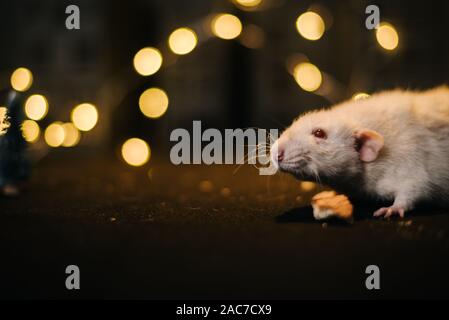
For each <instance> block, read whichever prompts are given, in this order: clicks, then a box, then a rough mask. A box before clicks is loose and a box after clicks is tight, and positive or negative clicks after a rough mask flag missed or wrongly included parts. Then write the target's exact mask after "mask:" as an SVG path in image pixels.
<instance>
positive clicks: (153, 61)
mask: <svg viewBox="0 0 449 320" xmlns="http://www.w3.org/2000/svg"><path fill="white" fill-rule="evenodd" d="M161 66H162V54H161V52H160V51H159V50H158V49H156V48H152V47H147V48H143V49H141V50H139V51H138V52H137V53H136V55H135V56H134V69H136V71H137V73H139V74H140V75H142V76H150V75H152V74H155V73H156V72H157V71H158V70H159V69H160V67H161Z"/></svg>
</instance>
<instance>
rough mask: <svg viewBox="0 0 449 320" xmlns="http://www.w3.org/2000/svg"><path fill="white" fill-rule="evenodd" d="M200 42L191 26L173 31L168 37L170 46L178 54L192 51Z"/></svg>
mask: <svg viewBox="0 0 449 320" xmlns="http://www.w3.org/2000/svg"><path fill="white" fill-rule="evenodd" d="M197 43H198V38H197V36H196V33H195V32H194V31H193V30H192V29H189V28H179V29H176V30H175V31H173V32H172V33H171V34H170V37H169V38H168V46H169V47H170V49H171V51H173V52H174V53H176V54H180V55H182V54H187V53H189V52H191V51H192V50H193V49H194V48H195V47H196V44H197Z"/></svg>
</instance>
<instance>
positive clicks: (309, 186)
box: [300, 181, 316, 192]
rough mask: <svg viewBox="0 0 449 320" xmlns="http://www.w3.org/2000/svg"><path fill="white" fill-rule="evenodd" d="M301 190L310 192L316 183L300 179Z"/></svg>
mask: <svg viewBox="0 0 449 320" xmlns="http://www.w3.org/2000/svg"><path fill="white" fill-rule="evenodd" d="M300 187H301V190H302V191H304V192H310V191H312V190H314V189H315V188H316V183H314V182H311V181H301V184H300Z"/></svg>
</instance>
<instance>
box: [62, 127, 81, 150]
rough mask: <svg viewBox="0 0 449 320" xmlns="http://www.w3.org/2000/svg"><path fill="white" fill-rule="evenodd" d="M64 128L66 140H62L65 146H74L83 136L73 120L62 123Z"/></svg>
mask: <svg viewBox="0 0 449 320" xmlns="http://www.w3.org/2000/svg"><path fill="white" fill-rule="evenodd" d="M62 128H63V129H64V141H63V142H62V146H63V147H74V146H76V145H77V144H78V142H79V141H80V138H81V134H80V132H79V130H78V129H77V128H76V127H75V125H74V124H73V123H71V122H67V123H64V124H63V125H62Z"/></svg>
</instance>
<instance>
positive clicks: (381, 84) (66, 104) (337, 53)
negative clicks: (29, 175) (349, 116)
mask: <svg viewBox="0 0 449 320" xmlns="http://www.w3.org/2000/svg"><path fill="white" fill-rule="evenodd" d="M245 3H246V6H245ZM70 4H75V5H77V6H79V8H80V11H81V28H80V30H67V29H66V27H65V21H66V18H67V16H68V14H66V13H65V8H66V7H67V6H68V5H70ZM369 4H376V5H378V7H379V8H380V21H381V22H384V21H385V22H388V23H390V24H391V25H392V26H394V28H395V30H396V31H397V34H398V36H399V44H398V46H397V47H396V48H395V49H394V50H385V49H384V48H382V47H381V46H380V44H379V43H378V41H376V35H375V30H367V29H366V27H365V19H366V18H367V14H365V8H366V7H367V5H369ZM308 10H311V11H314V12H316V13H318V14H320V16H321V17H322V19H323V21H324V23H325V26H326V30H325V32H324V34H323V35H322V36H321V37H320V39H318V40H316V41H310V40H307V39H305V38H304V37H302V36H301V35H300V34H299V33H298V30H297V29H296V27H295V21H296V19H297V18H298V16H299V15H301V14H302V13H304V12H307V11H308ZM0 12H2V13H3V18H2V25H3V26H2V31H1V36H2V49H1V50H0V88H1V89H2V90H3V91H5V90H8V89H9V88H10V76H11V73H12V72H13V71H14V70H15V69H16V68H18V67H26V68H28V69H29V70H30V71H31V72H32V73H33V76H34V81H33V85H32V86H31V88H30V89H29V90H27V91H26V92H25V93H24V95H25V96H27V95H31V94H34V93H39V94H43V95H44V96H45V97H46V98H47V100H48V103H49V111H48V114H47V116H46V117H45V118H44V119H42V120H40V121H39V126H40V127H41V135H40V138H39V140H38V142H39V141H40V147H41V148H45V143H44V139H43V130H44V129H45V128H46V127H47V126H48V125H49V124H50V123H52V122H54V121H62V122H67V121H70V112H71V110H72V109H73V108H74V107H75V106H76V105H77V104H79V103H82V102H90V103H92V104H94V105H95V106H96V107H97V109H98V113H99V120H98V123H97V124H96V126H95V128H94V129H93V130H91V131H90V132H86V133H83V134H82V137H81V140H80V142H79V145H78V146H77V148H76V149H77V150H83V149H87V150H90V148H95V149H96V150H100V149H104V150H118V149H119V148H120V146H121V144H122V143H123V141H125V140H126V139H127V138H130V137H140V138H142V139H144V140H146V141H147V142H148V143H149V144H150V145H151V147H154V148H162V149H165V148H166V147H167V146H169V133H170V132H171V129H173V128H177V127H186V128H191V125H192V120H202V122H203V127H217V128H235V127H253V126H256V127H261V128H283V127H285V126H287V125H288V124H289V123H290V122H291V121H292V119H293V118H294V117H296V116H297V115H298V114H300V113H301V112H303V111H305V110H309V109H312V108H317V107H322V106H327V105H330V104H332V103H335V102H339V101H341V100H343V99H346V98H350V97H351V96H353V95H354V94H355V93H357V92H367V93H372V92H374V91H378V90H382V89H389V88H396V87H401V88H412V89H424V88H428V87H432V86H435V85H440V84H442V83H445V82H447V81H448V79H449V41H448V40H447V33H448V32H449V22H448V19H447V18H448V13H449V2H447V1H444V0H441V1H437V0H434V1H425V2H424V1H406V0H402V1H401V0H397V1H382V0H378V1H374V2H373V1H359V0H346V1H326V0H318V1H289V0H262V1H259V0H246V1H245V0H242V1H237V0H235V1H229V0H213V1H204V0H191V1H184V0H170V1H165V0H132V1H126V2H123V1H103V0H95V1H92V0H85V1H84V0H78V1H32V0H15V1H1V2H0ZM218 13H230V14H233V15H235V16H237V17H238V18H239V19H240V21H241V23H242V25H243V31H242V32H241V33H240V34H239V36H238V37H237V38H236V39H233V40H230V41H227V40H223V39H220V38H219V37H216V36H214V35H213V34H211V33H210V30H208V29H210V25H208V23H210V21H211V17H213V15H214V14H218ZM180 27H188V28H191V29H192V30H194V32H195V33H196V35H197V37H198V44H197V45H196V47H195V48H194V50H193V51H191V52H190V53H188V54H186V55H175V54H173V53H171V52H170V49H169V48H168V46H167V38H168V36H169V35H170V33H171V32H172V31H173V30H175V29H176V28H180ZM144 47H155V48H158V49H159V50H160V51H161V53H162V56H163V59H164V60H163V64H162V67H161V68H160V69H159V70H158V71H157V72H156V73H155V74H153V75H151V76H148V77H143V76H141V75H139V74H138V73H137V72H136V71H135V70H134V67H133V58H134V55H135V54H136V53H137V52H138V51H139V50H140V49H142V48H144ZM301 59H307V60H309V61H310V62H312V63H313V64H314V65H315V66H317V67H318V68H319V69H320V70H321V73H322V76H323V81H322V83H321V86H320V88H319V89H318V90H316V91H314V92H307V91H305V90H303V89H301V87H300V86H298V83H297V82H296V81H295V79H294V77H292V75H291V74H290V73H289V68H290V67H291V66H292V64H293V65H294V64H295V63H297V62H298V61H299V62H300V60H301ZM153 86H157V87H159V88H162V89H163V90H164V91H165V92H166V93H167V96H168V98H169V106H168V109H167V112H166V113H165V114H164V115H163V116H162V117H160V118H158V119H149V118H147V117H145V116H144V115H143V114H142V113H141V112H140V110H139V106H138V101H139V96H140V95H141V94H142V92H143V91H144V90H146V89H148V88H150V87H153ZM3 103H4V101H0V105H1V104H3ZM37 145H39V143H38V144H37ZM34 147H35V148H37V147H36V146H34Z"/></svg>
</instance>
